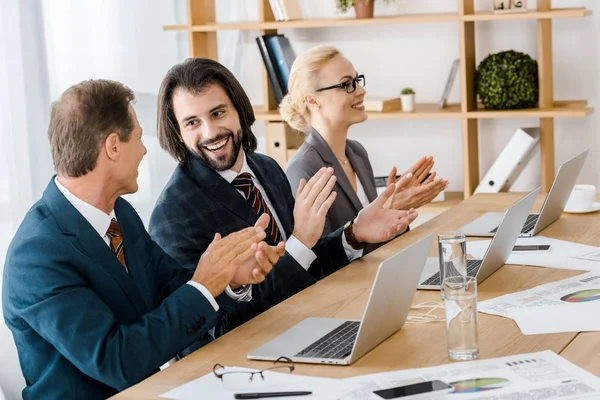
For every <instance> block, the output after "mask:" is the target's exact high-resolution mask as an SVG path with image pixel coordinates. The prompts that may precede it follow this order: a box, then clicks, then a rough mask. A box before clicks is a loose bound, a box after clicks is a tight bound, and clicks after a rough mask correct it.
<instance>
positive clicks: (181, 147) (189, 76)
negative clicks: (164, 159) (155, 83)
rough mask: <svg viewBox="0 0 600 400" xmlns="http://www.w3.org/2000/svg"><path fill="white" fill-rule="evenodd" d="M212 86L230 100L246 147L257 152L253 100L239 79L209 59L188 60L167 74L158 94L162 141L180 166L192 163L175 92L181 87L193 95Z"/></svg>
mask: <svg viewBox="0 0 600 400" xmlns="http://www.w3.org/2000/svg"><path fill="white" fill-rule="evenodd" d="M211 85H219V86H220V87H221V88H222V89H223V90H224V91H225V93H226V94H227V97H229V100H230V101H231V103H232V104H233V107H234V108H235V109H236V111H237V113H238V115H239V118H240V127H241V129H242V146H243V147H244V151H245V152H246V153H247V154H252V153H254V151H255V150H256V145H257V144H256V136H254V133H252V125H253V124H254V121H256V118H255V117H254V110H253V109H252V104H251V103H250V99H249V98H248V95H246V92H244V89H243V88H242V85H241V84H240V83H239V82H238V80H237V79H236V78H235V76H234V75H233V74H232V73H231V71H229V70H228V69H227V68H225V67H224V66H223V65H221V64H219V63H218V62H216V61H214V60H211V59H208V58H188V59H187V60H185V61H184V62H182V63H180V64H177V65H175V66H174V67H173V68H171V69H170V70H169V72H167V75H166V76H165V78H164V79H163V81H162V84H161V86H160V92H159V94H158V118H157V119H158V132H157V134H158V142H159V143H160V146H161V147H162V148H163V149H164V150H165V151H166V152H168V153H169V154H171V156H173V158H175V159H176V160H177V161H178V162H179V163H180V164H186V163H187V162H188V160H189V151H188V149H187V148H186V147H185V144H184V143H183V142H182V141H181V140H180V138H181V132H180V131H179V124H178V123H177V119H176V118H175V111H174V110H173V93H175V91H176V90H177V89H179V88H181V89H184V90H186V91H188V92H190V93H193V94H199V93H202V91H203V90H205V89H207V88H208V87H209V86H211Z"/></svg>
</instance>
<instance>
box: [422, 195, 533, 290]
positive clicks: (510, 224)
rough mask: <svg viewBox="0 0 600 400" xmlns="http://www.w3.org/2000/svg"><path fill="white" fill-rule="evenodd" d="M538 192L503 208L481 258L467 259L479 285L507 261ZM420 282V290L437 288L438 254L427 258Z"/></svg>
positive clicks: (438, 279) (468, 268)
mask: <svg viewBox="0 0 600 400" xmlns="http://www.w3.org/2000/svg"><path fill="white" fill-rule="evenodd" d="M539 193H540V188H537V189H535V190H534V191H532V192H530V193H529V194H527V195H526V196H524V197H523V198H521V199H520V200H519V201H517V202H516V203H514V204H513V205H512V206H510V208H509V209H508V210H506V213H505V215H504V218H503V219H502V221H501V223H500V226H499V227H498V232H497V233H496V235H495V236H494V237H493V239H492V241H491V242H490V245H489V246H488V248H487V250H486V251H485V254H484V256H483V258H482V259H474V258H473V259H467V275H468V276H476V277H477V283H478V284H479V283H481V282H483V281H484V280H485V279H486V278H487V277H488V276H490V275H491V274H493V273H494V272H496V271H497V270H498V269H499V268H500V267H502V266H503V265H504V264H506V260H507V259H508V256H509V255H510V253H511V251H512V248H513V246H514V244H515V242H516V241H517V238H518V237H519V232H520V230H521V227H522V226H523V221H525V219H526V218H527V215H528V214H529V212H530V211H531V209H532V207H533V203H535V200H536V198H537V196H538V194H539ZM468 250H469V244H468V243H467V253H468ZM419 282H420V284H419V286H418V288H419V289H431V290H439V289H440V285H441V282H440V262H439V258H438V257H430V258H428V259H427V261H426V263H425V269H424V270H423V274H422V275H421V279H420V280H419Z"/></svg>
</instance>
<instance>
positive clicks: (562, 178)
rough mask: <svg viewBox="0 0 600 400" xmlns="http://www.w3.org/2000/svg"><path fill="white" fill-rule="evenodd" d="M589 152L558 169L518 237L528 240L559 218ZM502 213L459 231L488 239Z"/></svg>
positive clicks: (477, 221)
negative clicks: (539, 207) (538, 205)
mask: <svg viewBox="0 0 600 400" xmlns="http://www.w3.org/2000/svg"><path fill="white" fill-rule="evenodd" d="M588 152H589V150H586V151H584V152H583V153H580V154H578V155H576V156H575V157H573V158H571V159H570V160H569V161H567V162H565V163H564V164H562V165H561V166H560V168H559V169H558V172H557V174H556V177H555V178H554V182H552V187H551V188H550V191H549V192H548V195H547V196H546V199H545V200H544V204H543V205H542V209H541V210H540V212H539V214H529V215H528V216H527V220H526V221H525V223H524V224H523V228H522V229H521V233H520V234H519V236H520V237H532V236H535V235H537V234H538V233H539V232H540V231H542V230H543V229H544V228H546V227H547V226H548V225H550V224H551V223H553V222H554V221H556V220H557V219H558V218H560V215H561V214H562V212H563V210H564V209H565V205H566V204H567V201H568V200H569V196H570V195H571V191H572V190H573V186H575V182H576V181H577V177H578V176H579V172H581V168H582V167H583V163H584V162H585V159H586V157H587V155H588ZM502 215H503V213H485V214H483V215H482V216H480V217H479V218H477V219H476V220H474V221H473V222H470V223H469V224H467V225H465V226H463V227H462V228H461V229H462V231H463V232H464V233H465V235H467V236H485V237H492V236H494V235H495V234H496V231H497V229H498V224H499V223H500V221H501V220H502Z"/></svg>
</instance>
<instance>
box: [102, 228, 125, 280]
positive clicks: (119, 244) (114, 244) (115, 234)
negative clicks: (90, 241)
mask: <svg viewBox="0 0 600 400" xmlns="http://www.w3.org/2000/svg"><path fill="white" fill-rule="evenodd" d="M106 236H108V238H109V239H110V248H111V250H112V251H113V253H114V254H115V256H116V257H117V259H118V260H119V261H120V262H121V264H123V267H125V270H127V264H125V251H124V250H123V235H122V234H121V228H120V227H119V223H118V222H117V220H116V219H114V218H113V219H112V220H111V221H110V226H109V227H108V231H107V232H106Z"/></svg>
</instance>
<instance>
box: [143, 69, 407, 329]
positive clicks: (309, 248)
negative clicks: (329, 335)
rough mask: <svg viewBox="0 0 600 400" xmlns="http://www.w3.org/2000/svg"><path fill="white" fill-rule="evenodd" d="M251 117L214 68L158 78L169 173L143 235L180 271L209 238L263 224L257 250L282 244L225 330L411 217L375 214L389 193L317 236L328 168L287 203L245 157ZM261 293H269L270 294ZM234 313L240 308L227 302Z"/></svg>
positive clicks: (256, 160)
mask: <svg viewBox="0 0 600 400" xmlns="http://www.w3.org/2000/svg"><path fill="white" fill-rule="evenodd" d="M254 121H255V117H254V112H253V109H252V106H251V104H250V100H249V99H248V96H247V95H246V93H245V92H244V90H243V88H242V86H241V85H240V83H239V82H238V81H237V79H236V78H235V77H234V76H233V74H232V73H231V72H230V71H229V70H228V69H227V68H225V67H224V66H223V65H221V64H219V63H218V62H216V61H214V60H210V59H205V58H194V59H188V60H186V61H185V62H183V63H181V64H178V65H176V66H174V67H173V68H172V69H171V70H170V71H169V72H168V73H167V75H166V77H165V78H164V79H163V82H162V85H161V89H160V93H159V106H158V138H159V141H160V144H161V146H162V147H163V148H164V149H165V150H166V151H167V152H169V153H170V154H171V155H172V156H173V157H174V158H175V159H176V160H177V161H178V162H179V166H178V167H177V169H176V170H175V172H174V173H173V175H172V177H171V180H170V181H169V183H168V184H167V186H166V187H165V189H164V191H163V193H162V194H161V196H160V197H159V199H158V201H157V204H156V207H155V208H154V211H153V213H152V217H151V218H150V229H149V231H150V235H151V236H152V237H153V239H154V240H156V242H157V243H158V244H159V245H160V246H161V247H162V248H163V249H164V250H165V251H166V252H167V253H168V254H170V255H171V256H172V257H173V258H175V259H176V260H177V261H179V262H180V263H181V265H183V266H184V267H187V268H193V266H194V261H193V260H194V259H196V258H197V257H198V255H199V254H201V253H202V251H204V249H205V248H206V246H208V245H209V243H210V240H211V239H210V238H211V237H212V236H213V235H214V234H215V233H220V234H227V233H230V232H234V231H236V230H239V229H243V228H245V227H248V226H252V225H253V224H254V223H255V222H256V221H257V219H258V218H259V217H260V216H261V215H262V214H263V213H266V214H268V215H269V216H270V223H269V225H268V227H267V238H266V241H267V243H269V244H271V245H275V244H276V243H278V242H279V241H280V240H284V241H286V250H287V251H286V253H285V255H284V256H283V257H281V258H280V259H279V261H278V262H277V263H276V264H275V265H274V267H273V270H272V272H271V274H270V275H269V276H268V277H267V279H266V280H265V282H263V283H261V284H257V285H248V286H246V287H240V288H238V292H239V293H238V294H239V296H240V298H241V300H246V301H248V302H249V303H251V304H253V306H252V310H253V312H252V313H248V312H241V313H237V315H236V316H235V318H234V317H232V316H231V314H230V315H229V316H228V317H227V318H226V319H225V321H224V325H225V329H232V328H234V327H235V326H237V325H239V324H240V323H243V322H244V321H245V320H247V319H248V318H250V317H252V316H253V315H254V314H255V313H256V312H260V311H261V310H266V309H268V308H269V307H272V306H273V305H275V304H276V303H277V302H279V301H281V300H283V299H285V298H286V297H289V296H292V295H294V294H295V293H297V292H299V291H300V290H302V289H304V288H306V287H308V286H309V285H311V284H313V283H314V282H316V281H317V280H318V279H321V278H323V277H325V276H327V275H328V274H331V273H333V272H335V271H336V270H338V269H340V268H342V267H344V266H345V265H347V264H348V263H349V262H350V261H352V260H354V259H356V258H358V257H360V256H361V255H362V249H363V248H364V247H365V245H366V243H379V242H385V241H388V240H390V239H392V238H393V237H394V236H396V235H397V234H399V233H401V232H404V231H405V230H406V228H407V227H408V224H410V223H411V222H412V221H413V220H414V219H415V218H416V216H417V214H416V212H415V211H414V210H409V211H398V210H388V209H385V208H384V207H383V205H384V203H385V201H386V200H387V199H388V198H389V197H390V196H391V195H392V193H393V187H392V186H390V188H389V189H388V190H386V191H385V192H384V193H382V195H381V196H380V197H379V198H378V199H376V200H375V201H374V202H373V203H371V205H369V206H368V207H365V209H363V210H362V211H361V213H360V214H359V215H358V217H357V218H356V219H355V220H354V221H349V223H348V224H347V225H346V226H345V227H341V228H339V229H338V230H336V231H334V232H332V233H330V234H328V235H325V236H323V237H322V233H323V227H324V224H325V217H326V215H327V211H328V210H329V207H330V206H331V204H332V203H333V201H334V200H335V195H336V194H335V192H332V188H333V186H334V184H335V180H336V178H335V176H333V169H332V168H328V169H325V168H323V169H321V170H320V171H319V172H318V173H317V174H316V175H315V176H313V177H312V178H311V179H310V180H309V181H308V182H306V181H304V180H303V181H302V182H301V184H300V187H299V188H298V191H297V193H296V197H295V199H294V196H293V194H292V191H291V188H290V185H289V182H288V179H287V177H286V175H285V174H284V172H283V170H282V169H281V168H280V167H279V165H278V164H277V163H276V162H275V161H274V160H273V159H272V158H270V157H268V156H265V155H262V154H258V153H256V152H255V150H256V147H257V141H256V138H255V136H254V134H253V132H252V125H253V123H254ZM271 293H277V296H272V295H271ZM236 304H237V305H238V307H242V303H241V302H240V303H236Z"/></svg>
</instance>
